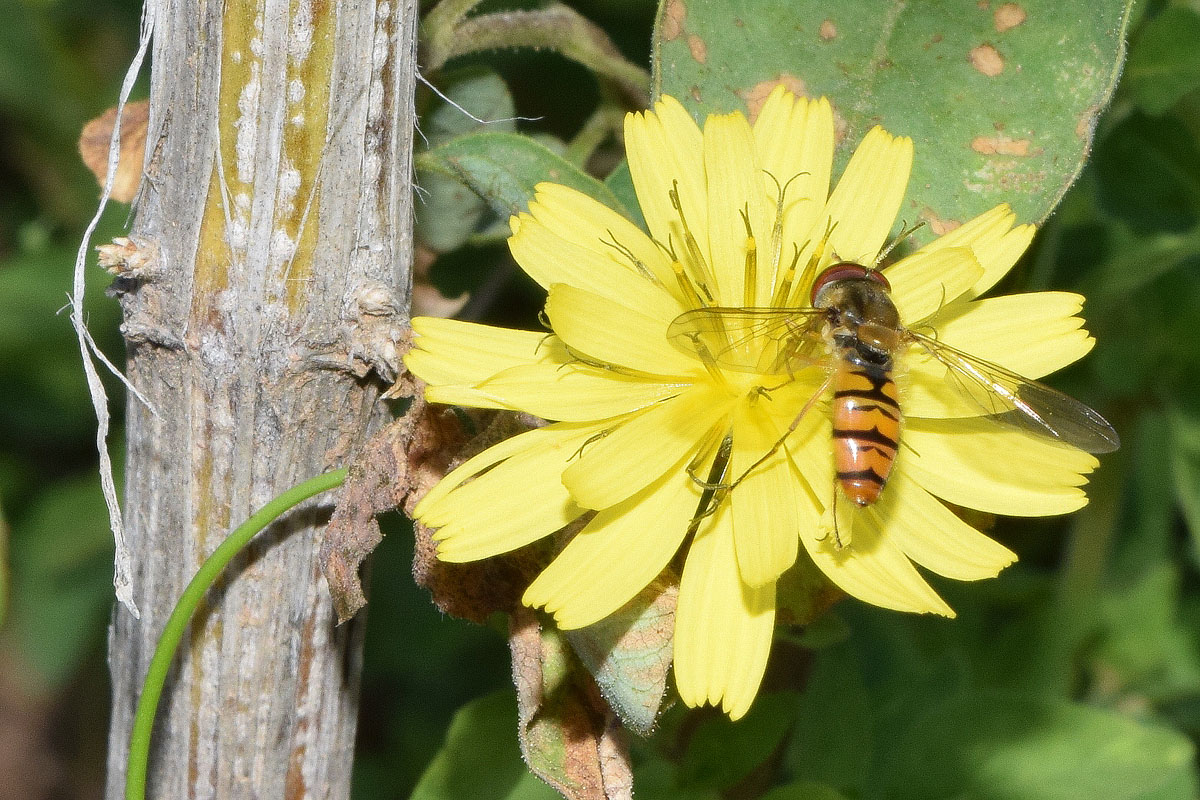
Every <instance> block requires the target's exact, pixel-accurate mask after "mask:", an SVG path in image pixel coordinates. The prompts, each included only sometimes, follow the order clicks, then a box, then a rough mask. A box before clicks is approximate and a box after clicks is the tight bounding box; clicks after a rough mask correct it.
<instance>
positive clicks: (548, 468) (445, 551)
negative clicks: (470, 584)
mask: <svg viewBox="0 0 1200 800" xmlns="http://www.w3.org/2000/svg"><path fill="white" fill-rule="evenodd" d="M592 433H593V430H592V429H589V428H581V427H579V426H555V425H551V426H548V427H545V428H538V429H537V430H533V431H529V432H528V433H524V434H521V435H520V436H515V437H513V438H512V439H508V440H506V441H505V442H502V443H501V444H499V445H497V446H495V447H493V448H491V449H489V450H486V451H484V452H483V453H481V454H480V455H478V456H476V457H475V458H473V459H471V460H470V461H467V462H466V463H465V464H463V465H462V466H461V467H459V468H458V469H457V470H455V471H454V472H452V473H450V474H449V475H448V476H447V477H446V478H445V479H444V480H443V482H442V483H440V484H438V485H437V487H435V488H434V490H433V491H431V492H430V493H429V494H427V495H426V496H425V497H424V498H423V499H422V500H421V502H420V503H418V504H417V508H416V510H415V512H414V516H415V517H416V518H417V519H418V520H419V521H420V522H422V523H424V524H425V525H428V526H429V527H431V528H436V529H437V530H436V531H435V532H434V536H433V538H434V539H435V540H437V541H438V557H439V558H441V559H442V560H443V561H475V560H477V559H480V558H487V557H489V556H493V555H496V554H497V553H504V552H508V551H509V550H514V549H516V548H518V547H521V546H523V545H526V544H528V543H529V542H532V541H534V540H536V539H540V538H541V537H543V536H546V535H548V534H550V533H553V532H554V531H556V530H558V529H559V528H561V527H563V526H564V525H566V524H567V523H568V522H570V521H571V520H573V519H575V518H576V517H578V516H579V515H580V514H582V513H583V509H582V508H580V507H579V506H578V505H576V504H575V503H574V501H572V500H571V497H570V495H569V494H568V493H567V491H566V489H565V488H564V487H563V485H562V481H561V480H560V477H559V476H560V475H561V474H562V471H563V468H564V467H565V465H566V464H567V462H568V461H569V459H570V458H571V456H572V455H573V454H574V453H575V452H576V451H578V449H579V447H580V446H581V445H582V444H583V442H584V441H586V440H587V438H588V436H590V435H592ZM493 464H495V466H492V465H493ZM488 467H491V469H488ZM482 470H487V471H486V472H483V474H479V473H480V472H481V471H482ZM472 476H477V477H475V478H474V480H471V481H470V482H468V483H463V481H466V480H468V479H469V478H471V477H472Z"/></svg>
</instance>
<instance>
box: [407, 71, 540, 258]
mask: <svg viewBox="0 0 1200 800" xmlns="http://www.w3.org/2000/svg"><path fill="white" fill-rule="evenodd" d="M438 83H439V84H440V88H441V90H442V92H443V94H445V95H446V97H448V98H449V100H450V102H440V103H439V104H438V105H437V106H435V107H434V109H433V110H432V111H430V112H429V113H427V114H425V115H424V116H423V117H422V121H421V132H422V133H423V134H424V135H425V136H426V138H427V140H428V142H429V145H430V146H437V145H439V144H441V143H443V142H446V141H448V140H450V139H452V138H454V137H455V136H460V135H462V134H465V133H470V132H472V131H475V130H478V129H480V128H481V127H483V124H484V123H482V122H478V121H477V120H476V119H472V116H473V117H476V118H477V119H479V120H488V121H489V122H488V126H487V127H488V129H489V130H492V131H512V130H513V129H514V128H515V123H514V122H513V119H512V117H513V115H514V114H515V113H516V110H515V108H514V106H513V100H512V96H511V95H510V94H509V93H508V87H507V86H506V85H505V83H504V80H503V79H501V78H500V76H499V75H497V74H496V73H494V72H491V71H490V70H484V69H469V70H461V71H458V72H452V73H448V74H446V75H443V76H442V77H441V79H440V80H439V81H438ZM418 185H419V186H420V190H419V191H418V192H417V194H416V204H415V211H416V231H417V236H418V237H419V238H420V240H421V242H422V243H424V244H425V245H426V246H427V247H429V248H431V249H432V250H435V251H437V252H439V253H444V252H447V251H450V250H455V249H457V248H459V247H461V246H462V245H463V243H464V242H466V241H467V239H468V238H469V237H470V236H471V234H473V233H475V232H476V231H477V230H478V229H479V228H480V226H481V225H482V224H483V222H484V215H485V214H486V212H487V204H486V203H485V202H484V201H483V200H482V199H481V198H480V197H479V195H477V194H475V193H474V192H472V191H471V190H470V189H468V188H467V187H466V186H464V185H463V184H462V182H461V181H459V180H457V179H455V178H453V177H451V176H449V175H445V174H442V173H440V172H431V171H427V172H424V173H422V174H421V176H420V181H419V184H418Z"/></svg>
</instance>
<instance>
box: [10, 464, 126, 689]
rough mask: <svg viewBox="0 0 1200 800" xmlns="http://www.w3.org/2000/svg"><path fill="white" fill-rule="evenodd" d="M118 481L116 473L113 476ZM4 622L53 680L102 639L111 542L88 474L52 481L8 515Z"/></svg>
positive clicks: (108, 592)
mask: <svg viewBox="0 0 1200 800" xmlns="http://www.w3.org/2000/svg"><path fill="white" fill-rule="evenodd" d="M117 480H118V485H120V476H119V475H118V476H117ZM11 557H12V569H13V576H14V583H15V584H16V585H17V587H19V588H18V591H17V592H16V593H15V594H14V596H13V598H12V608H11V618H10V620H9V622H10V626H11V629H12V630H13V631H14V632H15V633H16V635H17V637H18V639H19V641H20V642H21V645H22V652H23V653H24V655H25V657H26V658H28V659H29V661H30V662H31V663H32V664H33V666H34V667H35V668H36V669H37V671H38V672H39V673H40V674H41V676H42V677H43V678H44V679H45V680H46V682H47V683H49V684H50V685H52V686H57V685H59V684H61V683H62V682H64V681H65V680H67V679H68V678H70V677H71V675H72V673H73V672H74V671H75V668H76V667H77V666H78V665H79V662H80V660H81V659H82V658H83V657H84V656H85V655H86V653H87V651H88V648H89V647H91V646H93V645H95V644H98V643H99V641H100V640H101V638H102V633H101V632H102V629H103V620H104V619H105V617H106V615H107V613H108V610H109V608H110V607H111V605H112V564H113V543H112V536H111V534H110V533H109V530H108V511H107V509H106V507H105V505H104V498H103V496H102V495H101V493H100V486H99V483H98V482H97V481H96V478H95V476H94V475H92V474H86V475H82V476H80V477H77V478H70V479H67V480H62V481H58V482H56V483H54V484H52V485H51V486H49V487H47V489H46V490H45V491H43V492H42V493H41V494H39V495H38V497H37V498H36V499H35V500H34V501H33V503H32V504H31V506H30V508H29V510H28V511H27V512H26V513H25V514H24V515H22V517H21V518H20V519H19V520H15V521H14V524H13V530H12V553H11Z"/></svg>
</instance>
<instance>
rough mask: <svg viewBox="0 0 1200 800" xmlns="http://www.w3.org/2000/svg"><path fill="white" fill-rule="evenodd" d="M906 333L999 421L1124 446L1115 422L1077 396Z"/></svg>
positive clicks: (1074, 442) (1094, 445) (1098, 447)
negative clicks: (1114, 425)
mask: <svg viewBox="0 0 1200 800" xmlns="http://www.w3.org/2000/svg"><path fill="white" fill-rule="evenodd" d="M908 335H909V336H910V337H912V339H913V340H914V341H915V342H916V343H917V344H918V345H919V346H920V347H922V348H923V349H924V350H925V351H926V352H927V353H929V355H931V356H933V357H934V358H936V359H937V360H938V361H940V362H941V363H942V364H943V365H945V367H946V368H947V369H948V370H949V372H950V375H951V376H952V377H953V378H954V379H955V382H956V384H957V385H958V387H959V389H960V391H961V393H962V394H963V395H964V396H966V397H969V398H970V399H971V400H972V401H974V402H975V404H976V405H978V406H979V407H981V408H982V410H983V411H984V413H985V414H988V415H990V416H993V417H995V418H996V420H997V421H998V422H1002V423H1005V424H1007V425H1014V426H1016V427H1018V428H1021V429H1022V430H1024V431H1028V432H1030V433H1034V434H1037V435H1039V436H1046V437H1049V438H1051V439H1054V440H1055V441H1059V442H1064V443H1066V444H1069V445H1071V446H1073V447H1078V448H1079V449H1080V450H1084V451H1086V452H1088V453H1111V452H1112V451H1114V450H1116V449H1117V448H1118V447H1120V446H1121V441H1120V438H1119V437H1118V436H1117V432H1116V431H1115V430H1113V427H1112V425H1109V424H1108V421H1107V420H1106V419H1104V417H1102V416H1100V415H1099V414H1098V413H1096V411H1094V410H1093V409H1091V408H1089V407H1087V406H1085V405H1084V404H1083V403H1081V402H1079V401H1078V400H1076V399H1074V398H1073V397H1068V396H1067V395H1065V394H1063V393H1062V392H1060V391H1057V390H1056V389H1051V388H1050V387H1049V386H1047V385H1046V384H1044V383H1038V382H1037V381H1034V380H1030V379H1029V378H1024V377H1022V376H1020V375H1018V374H1017V373H1015V372H1010V371H1009V370H1006V369H1004V368H1003V367H1001V366H998V365H996V364H993V363H991V362H989V361H984V360H983V359H981V358H975V357H974V356H971V355H968V354H967V353H964V352H962V351H961V350H956V349H955V348H953V347H950V346H949V345H945V344H942V343H941V342H939V341H937V340H936V339H931V338H930V337H928V336H924V335H922V334H919V333H914V332H913V331H909V332H908Z"/></svg>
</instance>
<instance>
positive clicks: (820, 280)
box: [809, 261, 892, 305]
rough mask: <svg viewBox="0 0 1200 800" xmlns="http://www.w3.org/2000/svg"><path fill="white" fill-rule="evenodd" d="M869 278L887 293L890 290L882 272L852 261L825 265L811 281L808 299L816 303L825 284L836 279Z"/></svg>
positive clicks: (889, 285)
mask: <svg viewBox="0 0 1200 800" xmlns="http://www.w3.org/2000/svg"><path fill="white" fill-rule="evenodd" d="M856 279H857V280H869V281H875V283H878V284H879V285H880V286H882V287H883V288H884V289H885V290H886V291H888V292H889V293H890V292H891V291H892V285H891V284H890V283H888V279H887V278H885V277H884V276H883V273H882V272H880V271H879V270H877V269H872V268H871V267H864V266H863V265H862V264H855V263H854V262H853V261H841V262H838V263H837V264H834V265H832V266H829V267H826V268H825V271H824V272H822V273H821V274H820V275H818V276H817V279H816V280H815V281H813V286H812V296H811V297H809V301H810V302H811V303H812V304H813V305H816V304H817V295H818V294H820V293H821V290H822V289H824V288H825V287H826V286H829V285H830V284H832V283H836V282H837V281H845V280H856Z"/></svg>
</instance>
